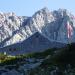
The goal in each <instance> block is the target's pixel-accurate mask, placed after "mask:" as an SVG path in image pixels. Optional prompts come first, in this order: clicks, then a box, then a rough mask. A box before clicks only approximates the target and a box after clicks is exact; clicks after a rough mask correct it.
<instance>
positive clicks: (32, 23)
mask: <svg viewBox="0 0 75 75" xmlns="http://www.w3.org/2000/svg"><path fill="white" fill-rule="evenodd" d="M67 22H69V24H70V25H71V27H72V29H73V31H72V32H73V35H72V36H71V38H70V39H68V36H67ZM36 31H38V32H40V33H41V34H43V35H44V36H45V37H47V38H48V39H49V40H55V41H60V42H63V43H68V40H70V42H74V41H75V18H74V16H73V15H72V14H71V13H69V12H68V11H67V10H65V9H59V10H55V11H52V12H50V11H49V10H48V9H47V8H43V9H41V10H39V11H37V12H36V13H35V14H34V15H32V16H31V17H25V16H16V15H15V14H14V13H0V47H4V46H7V45H11V44H14V43H19V42H20V41H24V40H26V39H27V38H29V37H30V36H31V35H33V34H34V33H35V32H36Z"/></svg>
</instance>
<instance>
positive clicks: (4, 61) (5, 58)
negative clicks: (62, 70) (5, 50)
mask: <svg viewBox="0 0 75 75" xmlns="http://www.w3.org/2000/svg"><path fill="white" fill-rule="evenodd" d="M48 56H50V57H49V58H48ZM28 58H35V59H46V58H47V60H49V61H50V62H48V61H46V62H48V63H52V64H56V65H59V64H62V65H64V64H74V63H75V61H74V58H75V43H72V44H68V45H67V46H66V47H64V48H60V49H57V48H52V49H48V50H45V51H44V52H36V53H30V54H23V55H17V56H10V55H4V54H0V66H2V65H14V64H23V63H24V64H25V63H26V60H25V59H28ZM44 63H45V61H44Z"/></svg>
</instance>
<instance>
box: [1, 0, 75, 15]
mask: <svg viewBox="0 0 75 75" xmlns="http://www.w3.org/2000/svg"><path fill="white" fill-rule="evenodd" d="M46 1H48V3H46V2H45V0H0V11H1V12H15V13H16V14H17V15H23V16H31V15H33V14H34V12H36V11H37V10H39V9H41V8H44V7H45V6H47V7H48V9H49V10H54V9H59V8H65V9H68V10H69V11H71V12H72V13H73V14H75V0H46Z"/></svg>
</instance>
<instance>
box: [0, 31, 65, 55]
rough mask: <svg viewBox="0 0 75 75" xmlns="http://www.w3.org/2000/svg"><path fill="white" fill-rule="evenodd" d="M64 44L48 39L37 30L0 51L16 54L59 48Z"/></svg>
mask: <svg viewBox="0 0 75 75" xmlns="http://www.w3.org/2000/svg"><path fill="white" fill-rule="evenodd" d="M64 46H65V44H63V43H59V42H56V41H50V40H48V38H46V37H44V36H43V35H42V34H40V33H39V32H36V33H35V34H34V35H32V36H31V37H29V38H28V39H26V40H24V41H23V42H21V43H17V44H13V45H10V46H7V47H4V48H1V49H0V52H6V53H7V54H9V55H18V54H25V53H32V52H42V51H44V50H46V49H49V48H61V47H64Z"/></svg>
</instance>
